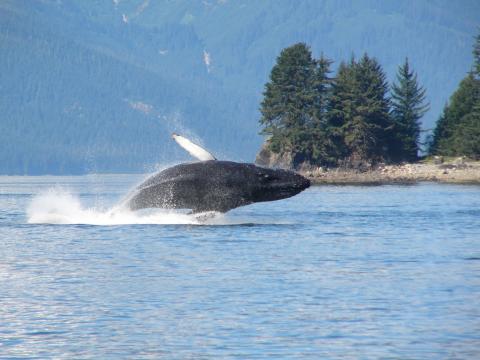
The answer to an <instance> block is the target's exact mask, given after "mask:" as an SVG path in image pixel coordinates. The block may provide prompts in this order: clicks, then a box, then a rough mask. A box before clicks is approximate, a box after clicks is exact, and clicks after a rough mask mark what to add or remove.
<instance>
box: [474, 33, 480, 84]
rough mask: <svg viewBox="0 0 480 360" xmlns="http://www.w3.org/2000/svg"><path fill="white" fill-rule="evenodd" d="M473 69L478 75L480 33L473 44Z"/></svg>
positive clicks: (479, 65) (479, 74) (479, 68)
mask: <svg viewBox="0 0 480 360" xmlns="http://www.w3.org/2000/svg"><path fill="white" fill-rule="evenodd" d="M473 71H474V72H475V73H476V75H477V77H480V33H479V34H478V35H477V37H476V38H475V44H474V45H473Z"/></svg>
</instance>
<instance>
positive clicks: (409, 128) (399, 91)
mask: <svg viewBox="0 0 480 360" xmlns="http://www.w3.org/2000/svg"><path fill="white" fill-rule="evenodd" d="M425 92H426V90H425V89H424V88H423V87H421V86H420V85H419V84H418V81H417V74H415V73H414V72H413V71H412V70H411V69H410V66H409V63H408V58H407V59H405V63H404V64H403V65H402V66H400V67H399V69H398V73H397V83H394V84H393V85H392V111H391V115H392V119H393V121H394V138H393V139H392V140H393V143H392V144H391V145H392V146H391V152H392V157H393V158H394V159H395V160H397V161H403V160H406V161H415V160H417V157H418V151H419V142H420V127H421V123H420V119H421V118H422V116H423V115H424V114H425V112H427V110H428V109H429V104H428V103H427V102H426V101H425Z"/></svg>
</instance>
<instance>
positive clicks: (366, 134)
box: [329, 54, 392, 166]
mask: <svg viewBox="0 0 480 360" xmlns="http://www.w3.org/2000/svg"><path fill="white" fill-rule="evenodd" d="M387 92H388V84H387V81H386V76H385V73H384V72H383V70H382V68H381V66H380V64H379V63H378V62H377V61H376V60H375V59H374V58H370V57H369V56H368V55H367V54H365V55H364V56H363V57H362V58H361V59H360V61H358V62H356V61H355V60H354V59H352V60H351V61H350V63H349V64H348V65H345V64H342V65H341V66H340V68H339V71H338V75H337V78H336V81H335V84H334V85H333V90H332V99H331V105H330V116H329V118H330V126H331V127H332V128H336V129H337V131H333V130H332V132H333V133H337V134H341V137H342V143H343V144H341V143H339V142H338V141H337V144H338V148H340V149H341V150H342V153H343V157H346V161H347V165H353V166H358V165H359V164H362V163H365V164H373V163H375V162H379V161H385V160H388V158H389V147H388V145H389V138H390V136H391V130H392V122H391V120H390V116H389V105H390V102H389V99H388V97H387Z"/></svg>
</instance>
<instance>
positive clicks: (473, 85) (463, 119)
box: [430, 73, 480, 156]
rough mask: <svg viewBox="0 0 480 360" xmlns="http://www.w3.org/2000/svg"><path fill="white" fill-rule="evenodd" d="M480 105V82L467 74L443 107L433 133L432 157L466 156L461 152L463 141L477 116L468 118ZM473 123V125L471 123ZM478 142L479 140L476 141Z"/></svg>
mask: <svg viewBox="0 0 480 360" xmlns="http://www.w3.org/2000/svg"><path fill="white" fill-rule="evenodd" d="M479 103H480V80H478V79H476V78H475V76H474V75H473V73H469V74H468V75H467V76H466V77H465V78H464V79H463V80H462V81H461V82H460V85H459V87H458V89H457V91H455V93H454V94H453V95H452V97H451V98H450V102H449V104H448V105H446V106H445V108H444V110H443V113H442V115H441V117H440V119H439V120H438V122H437V126H436V128H435V130H434V133H433V142H432V144H431V146H430V153H431V154H434V155H447V156H459V155H466V154H464V153H463V152H462V151H463V150H462V149H463V146H460V144H461V143H462V141H463V137H462V136H463V135H465V134H466V133H467V132H468V131H467V130H468V129H472V126H474V122H475V119H477V120H478V117H477V116H470V115H471V114H472V113H473V112H474V111H475V109H477V108H478V106H479ZM472 122H473V123H472ZM477 141H478V142H480V138H478V139H477Z"/></svg>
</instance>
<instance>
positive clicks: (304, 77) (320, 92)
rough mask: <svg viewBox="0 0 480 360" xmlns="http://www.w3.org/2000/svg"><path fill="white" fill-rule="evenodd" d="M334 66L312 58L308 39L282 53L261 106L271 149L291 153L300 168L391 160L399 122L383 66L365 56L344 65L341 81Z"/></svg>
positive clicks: (341, 66) (261, 121)
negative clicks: (395, 124) (332, 70)
mask: <svg viewBox="0 0 480 360" xmlns="http://www.w3.org/2000/svg"><path fill="white" fill-rule="evenodd" d="M330 64H331V61H330V60H328V59H325V58H324V57H323V56H322V57H321V58H320V59H319V60H315V59H312V56H311V53H310V49H309V48H308V47H307V46H306V45H305V44H303V43H301V44H296V45H294V46H291V47H289V48H286V49H284V50H283V51H282V52H281V54H280V56H279V57H278V59H277V63H276V65H275V66H274V67H273V69H272V72H271V76H270V82H268V83H267V84H266V85H265V92H264V100H263V102H262V105H261V112H262V118H261V120H260V123H261V124H262V125H263V126H264V129H263V132H262V133H263V134H267V135H270V148H271V150H272V151H274V152H277V153H281V154H283V153H291V154H292V155H293V159H294V166H297V165H299V163H301V162H308V163H310V164H317V165H339V164H345V165H349V166H356V165H357V164H360V163H364V164H368V165H371V164H373V163H377V162H380V161H388V160H389V159H390V151H391V150H390V146H391V140H392V136H393V135H392V131H393V123H392V120H391V118H390V115H389V111H390V100H389V99H388V97H387V93H388V90H389V88H388V84H387V81H386V76H385V73H384V72H383V70H382V68H381V66H380V64H379V63H378V62H377V60H375V59H374V58H371V57H369V56H368V55H367V54H365V55H364V56H363V57H362V58H361V59H360V60H359V61H358V62H356V61H355V60H354V59H352V60H351V61H350V63H349V64H345V63H341V64H340V67H339V70H338V73H337V77H336V79H335V80H332V79H330V78H329V77H328V73H329V67H330Z"/></svg>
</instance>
